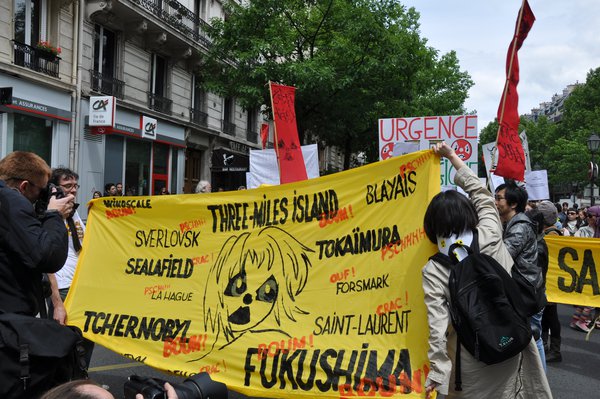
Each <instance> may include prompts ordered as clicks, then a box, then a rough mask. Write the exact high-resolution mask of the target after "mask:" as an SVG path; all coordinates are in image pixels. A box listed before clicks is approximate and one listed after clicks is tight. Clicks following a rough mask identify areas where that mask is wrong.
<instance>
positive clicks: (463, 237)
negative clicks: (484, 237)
mask: <svg viewBox="0 0 600 399" xmlns="http://www.w3.org/2000/svg"><path fill="white" fill-rule="evenodd" d="M472 242H473V232H472V231H463V232H462V233H460V234H458V235H457V234H453V235H451V236H450V237H439V236H438V237H437V244H438V250H439V251H440V252H441V253H443V254H444V255H448V256H450V255H449V254H448V250H449V249H450V247H451V246H452V244H456V243H459V244H462V245H467V246H470V245H471V243H472ZM454 255H455V256H456V259H458V260H459V261H460V260H462V259H463V258H465V257H466V256H467V250H465V249H463V248H457V249H456V250H455V251H454Z"/></svg>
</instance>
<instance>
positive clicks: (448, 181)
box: [379, 115, 477, 187]
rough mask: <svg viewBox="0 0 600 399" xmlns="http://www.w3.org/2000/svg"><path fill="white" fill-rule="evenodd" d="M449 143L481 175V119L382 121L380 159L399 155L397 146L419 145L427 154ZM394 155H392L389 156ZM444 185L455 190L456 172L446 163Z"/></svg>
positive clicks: (428, 117) (443, 167) (474, 116)
mask: <svg viewBox="0 0 600 399" xmlns="http://www.w3.org/2000/svg"><path fill="white" fill-rule="evenodd" d="M440 141H445V142H446V143H448V144H449V145H450V146H451V147H452V148H454V150H455V151H456V154H457V155H458V156H459V157H460V158H461V159H462V160H463V161H464V162H465V163H466V164H467V166H469V167H470V168H471V169H472V170H473V171H474V172H475V173H477V115H453V116H422V117H410V118H387V119H379V159H380V160H383V159H386V158H389V157H390V156H393V155H396V154H395V153H396V152H397V151H395V150H394V148H395V147H396V144H395V143H402V142H403V143H407V142H408V143H410V142H418V143H419V150H426V149H428V148H431V147H432V146H433V145H435V144H436V143H438V142H440ZM390 153H391V154H392V155H388V154H390ZM441 162H442V165H441V169H442V170H441V185H442V187H444V186H454V183H453V181H454V180H453V179H454V174H455V173H456V171H455V170H454V168H453V167H452V165H451V164H450V162H448V160H447V159H445V158H443V159H442V161H441Z"/></svg>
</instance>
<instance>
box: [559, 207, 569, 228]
mask: <svg viewBox="0 0 600 399" xmlns="http://www.w3.org/2000/svg"><path fill="white" fill-rule="evenodd" d="M568 209H569V203H568V202H563V203H562V206H561V209H560V211H559V213H558V220H559V221H560V224H561V225H562V226H563V227H565V223H566V221H567V211H568Z"/></svg>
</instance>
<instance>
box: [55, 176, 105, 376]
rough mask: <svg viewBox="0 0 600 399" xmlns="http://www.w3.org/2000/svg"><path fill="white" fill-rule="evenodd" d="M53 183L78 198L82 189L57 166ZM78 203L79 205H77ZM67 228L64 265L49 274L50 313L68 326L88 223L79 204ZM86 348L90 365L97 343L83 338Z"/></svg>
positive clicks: (69, 217)
mask: <svg viewBox="0 0 600 399" xmlns="http://www.w3.org/2000/svg"><path fill="white" fill-rule="evenodd" d="M50 181H51V183H53V184H55V185H57V186H58V187H60V188H61V189H62V190H63V192H64V193H65V194H69V195H72V196H73V197H77V190H78V189H79V184H78V183H79V175H78V174H77V173H75V172H73V171H72V170H71V169H67V168H57V169H54V170H53V171H52V177H51V179H50ZM75 205H78V204H75ZM64 224H65V229H66V230H67V232H68V234H69V254H68V257H67V261H66V262H65V264H64V266H63V267H62V268H61V269H60V270H59V271H57V272H56V273H49V274H48V279H49V280H50V288H51V290H52V294H51V296H50V299H51V306H50V309H51V310H52V312H49V316H50V317H51V318H53V319H54V320H56V321H57V322H58V323H60V324H62V325H65V324H66V323H67V312H66V310H65V306H64V304H63V302H64V300H65V299H66V298H67V294H68V293H69V288H71V283H72V282H73V276H74V275H75V269H76V267H77V261H78V260H79V254H80V253H81V243H83V235H84V234H85V224H84V223H83V221H82V220H81V217H80V216H79V213H78V212H77V210H76V207H75V209H74V211H73V213H72V214H71V215H67V217H66V218H65V221H64ZM83 347H84V348H85V351H86V352H85V360H86V365H87V366H89V364H90V360H91V359H92V352H93V350H94V343H93V342H92V341H89V340H87V339H84V344H83Z"/></svg>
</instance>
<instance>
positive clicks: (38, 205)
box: [35, 183, 65, 217]
mask: <svg viewBox="0 0 600 399" xmlns="http://www.w3.org/2000/svg"><path fill="white" fill-rule="evenodd" d="M53 188H55V189H56V191H55V192H52V189H53ZM52 196H55V197H56V199H61V198H64V196H65V193H64V192H63V190H62V188H60V187H58V186H57V185H56V184H53V183H48V185H47V186H46V187H45V188H44V189H43V190H41V191H40V196H39V198H38V200H37V201H35V213H36V214H37V215H38V216H40V217H42V216H44V213H45V212H46V209H48V204H49V203H50V198H52Z"/></svg>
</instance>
